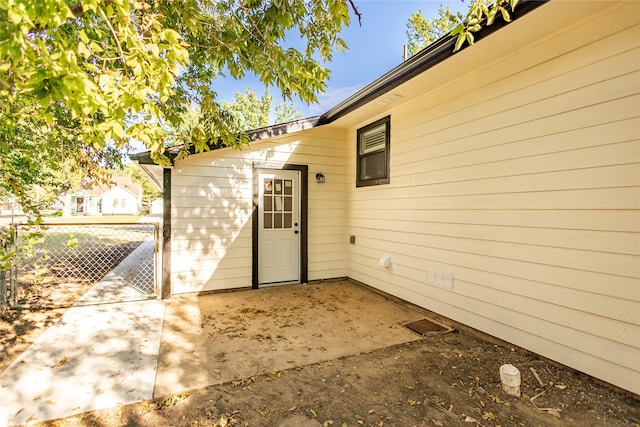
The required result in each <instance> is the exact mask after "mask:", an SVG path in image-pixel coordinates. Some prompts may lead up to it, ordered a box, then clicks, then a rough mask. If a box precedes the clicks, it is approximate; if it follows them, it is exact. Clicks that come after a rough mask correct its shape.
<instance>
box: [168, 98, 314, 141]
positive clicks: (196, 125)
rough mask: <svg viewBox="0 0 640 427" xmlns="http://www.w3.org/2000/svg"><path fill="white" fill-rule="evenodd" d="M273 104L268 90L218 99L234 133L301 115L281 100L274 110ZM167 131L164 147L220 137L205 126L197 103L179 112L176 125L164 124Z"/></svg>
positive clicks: (296, 117)
mask: <svg viewBox="0 0 640 427" xmlns="http://www.w3.org/2000/svg"><path fill="white" fill-rule="evenodd" d="M272 106H273V97H272V96H271V95H270V94H269V91H268V90H267V91H265V93H264V95H262V96H261V97H258V96H257V95H256V93H255V92H253V91H252V90H251V89H250V88H247V89H246V90H245V93H244V94H243V93H240V92H236V93H235V95H234V96H233V100H232V101H231V102H225V101H222V102H220V114H223V115H225V120H226V121H227V123H228V126H229V128H230V129H231V131H232V132H235V133H236V134H242V133H243V132H246V131H248V130H251V129H257V128H261V127H265V126H268V125H269V124H272V123H285V122H288V121H291V120H295V119H298V118H300V117H302V114H301V113H300V111H299V110H298V109H297V108H296V107H295V106H294V105H293V104H291V103H289V102H280V103H278V104H276V106H275V109H274V108H272ZM271 117H273V121H272V120H271ZM167 134H168V135H169V138H167V142H166V146H175V145H181V144H186V145H188V144H189V141H193V140H197V139H199V138H208V139H209V140H211V141H216V140H218V139H219V138H220V134H219V133H218V132H217V130H216V129H211V128H209V129H208V128H207V125H206V120H204V116H203V112H202V109H201V108H200V107H199V106H192V107H191V108H189V109H187V110H186V111H185V112H184V113H182V115H181V120H180V121H179V124H178V126H177V127H176V128H173V127H171V126H170V125H167Z"/></svg>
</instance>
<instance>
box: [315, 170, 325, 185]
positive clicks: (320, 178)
mask: <svg viewBox="0 0 640 427" xmlns="http://www.w3.org/2000/svg"><path fill="white" fill-rule="evenodd" d="M316 182H317V183H318V184H324V174H323V173H322V172H318V173H317V174H316Z"/></svg>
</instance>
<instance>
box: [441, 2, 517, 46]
mask: <svg viewBox="0 0 640 427" xmlns="http://www.w3.org/2000/svg"><path fill="white" fill-rule="evenodd" d="M519 1H520V0H496V1H495V2H493V3H488V2H487V1H474V2H472V3H471V6H470V7H469V11H468V12H467V16H466V17H465V18H464V20H463V21H462V22H461V23H459V24H458V25H456V26H455V27H454V28H453V29H452V30H451V32H450V33H449V34H450V35H452V36H455V37H457V39H456V44H455V47H454V51H458V50H460V49H461V48H462V46H463V45H464V43H465V42H467V43H468V44H469V45H473V43H474V40H475V39H474V35H473V33H476V32H478V31H480V30H481V29H482V28H483V27H485V26H488V25H491V24H493V23H494V21H495V19H496V17H497V16H501V17H502V19H503V20H504V21H506V22H511V14H510V12H509V11H511V12H513V11H514V10H515V8H516V6H517V5H518V3H519Z"/></svg>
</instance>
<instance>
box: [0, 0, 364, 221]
mask: <svg viewBox="0 0 640 427" xmlns="http://www.w3.org/2000/svg"><path fill="white" fill-rule="evenodd" d="M350 3H351V0H313V1H306V0H274V1H270V2H260V1H252V0H181V1H170V0H148V1H136V0H37V1H36V0H0V98H1V99H2V100H3V102H2V103H1V104H0V150H1V154H2V164H1V165H0V169H2V170H3V171H4V172H3V173H2V175H0V180H1V181H0V187H2V188H5V189H7V191H9V192H10V193H11V194H14V195H16V196H17V197H19V198H20V199H21V201H22V203H23V206H25V207H27V208H29V209H32V210H34V211H37V206H36V204H37V203H36V202H35V201H32V200H29V199H30V197H29V188H30V187H31V186H33V185H37V184H39V183H41V181H43V180H46V179H48V174H47V173H46V172H45V171H44V168H41V166H42V165H43V164H46V165H51V166H52V168H51V170H55V169H56V168H55V163H56V161H57V159H59V158H60V157H59V152H58V151H57V150H56V147H57V145H58V144H62V146H63V148H64V150H66V156H65V157H64V158H66V159H74V160H75V161H76V162H77V164H76V165H75V166H77V167H78V168H80V169H83V170H85V171H87V173H89V174H94V175H98V172H97V171H98V169H100V168H104V167H106V166H108V164H109V163H110V162H115V161H117V156H114V155H113V152H112V150H118V149H123V148H126V147H127V146H128V145H129V143H130V141H131V140H137V141H141V142H142V143H144V144H145V146H146V147H148V148H149V149H150V150H151V151H152V157H153V158H154V159H155V160H157V161H158V162H160V163H163V162H166V161H167V158H166V157H164V156H163V151H164V147H165V142H166V139H167V133H166V124H170V125H172V126H173V127H174V128H176V127H177V126H178V124H179V121H180V119H181V117H182V115H183V114H184V113H185V112H186V111H187V110H188V109H189V108H190V107H192V106H193V105H198V107H199V109H200V111H201V117H200V118H199V121H200V122H202V124H201V125H199V126H196V127H194V129H198V130H199V131H197V132H193V133H192V134H191V135H190V136H191V139H190V140H189V141H188V144H189V145H193V146H194V147H195V150H196V151H203V150H207V149H208V148H209V145H208V143H209V141H210V135H212V134H215V135H219V140H220V141H222V143H224V144H227V145H230V146H236V147H239V146H241V145H242V144H243V143H244V142H246V141H247V138H246V136H243V134H242V133H241V132H238V131H237V130H235V129H234V127H233V126H232V120H231V116H230V115H229V114H226V113H225V112H224V111H223V110H222V109H221V106H220V104H219V103H218V101H217V100H216V92H215V80H216V78H217V77H219V76H220V75H221V73H222V70H228V73H229V74H230V75H231V76H232V77H235V78H240V77H243V76H244V75H245V74H246V73H248V72H252V73H254V74H255V75H257V76H259V78H260V80H261V81H262V82H263V83H264V84H265V85H266V86H268V87H275V88H277V89H278V90H279V91H280V92H281V93H282V94H283V95H284V97H285V98H286V99H291V98H292V97H293V96H297V97H298V98H299V99H301V100H302V101H304V102H313V101H316V95H317V94H318V93H319V92H322V91H323V90H324V89H325V88H326V82H327V80H328V78H329V76H330V73H329V70H328V68H327V67H326V66H325V64H326V62H327V61H330V60H331V58H332V55H333V52H335V51H336V50H342V49H344V48H345V44H344V42H343V40H342V39H341V38H340V37H339V36H338V34H339V33H340V31H341V30H342V28H343V26H345V25H348V23H349V19H350V16H349V4H350ZM354 10H355V8H354ZM355 12H356V13H357V10H355ZM287 37H294V38H298V39H300V40H302V42H303V46H302V47H301V48H300V49H294V48H289V47H286V46H287V43H286V38H287ZM32 131H35V133H38V134H37V135H32ZM74 150H75V152H77V153H78V154H77V156H76V155H75V154H73V153H74Z"/></svg>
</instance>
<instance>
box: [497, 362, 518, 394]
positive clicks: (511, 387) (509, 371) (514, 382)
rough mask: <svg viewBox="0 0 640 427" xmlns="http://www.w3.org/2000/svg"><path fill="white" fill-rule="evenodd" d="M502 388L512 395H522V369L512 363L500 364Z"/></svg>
mask: <svg viewBox="0 0 640 427" xmlns="http://www.w3.org/2000/svg"><path fill="white" fill-rule="evenodd" d="M500 382H501V383H502V389H503V390H504V391H505V392H506V393H507V394H510V395H512V396H518V397H519V396H520V371H519V370H518V368H516V367H515V366H513V365H511V364H507V365H502V366H500Z"/></svg>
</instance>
